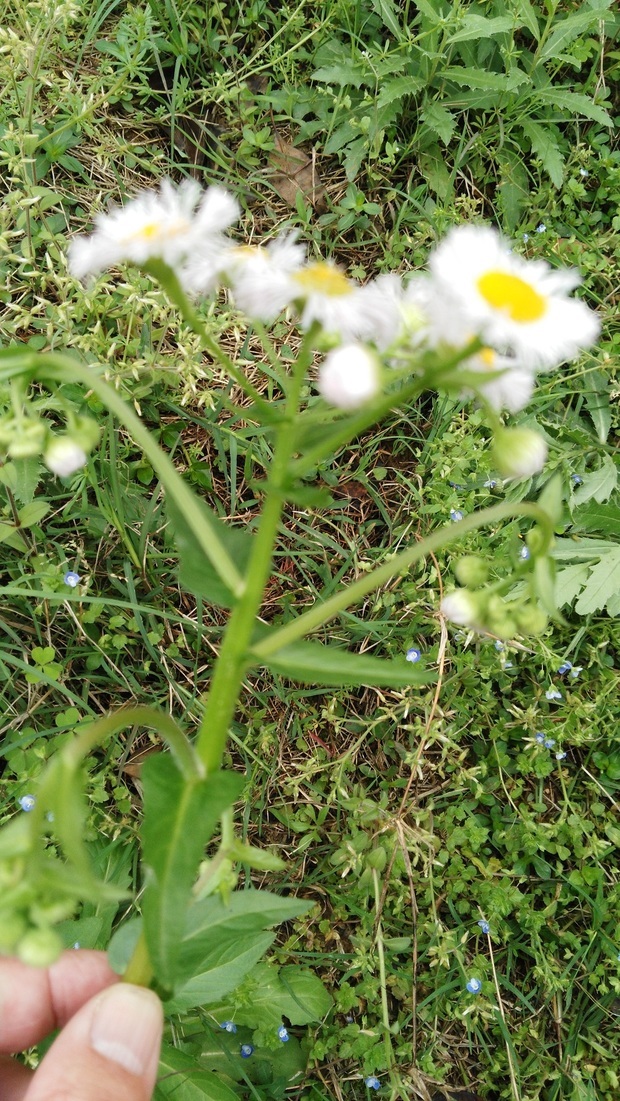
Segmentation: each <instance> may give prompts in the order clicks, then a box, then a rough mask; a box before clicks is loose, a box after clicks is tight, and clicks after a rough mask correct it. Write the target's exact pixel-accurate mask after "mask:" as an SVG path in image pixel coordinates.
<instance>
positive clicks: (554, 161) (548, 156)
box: [521, 119, 564, 187]
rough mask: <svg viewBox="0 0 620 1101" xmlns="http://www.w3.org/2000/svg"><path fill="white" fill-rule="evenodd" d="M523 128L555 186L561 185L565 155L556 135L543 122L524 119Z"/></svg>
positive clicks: (533, 150)
mask: <svg viewBox="0 0 620 1101" xmlns="http://www.w3.org/2000/svg"><path fill="white" fill-rule="evenodd" d="M521 129H522V130H523V133H524V134H525V136H526V138H527V139H528V141H529V143H530V145H531V147H532V152H533V153H535V154H536V156H537V157H538V158H539V160H540V163H541V164H542V166H543V168H544V170H545V172H546V173H547V175H548V176H549V179H550V180H551V183H552V184H553V186H554V187H561V186H562V183H563V180H564V157H563V156H562V154H561V152H560V149H559V147H558V143H557V140H556V138H555V135H554V134H553V133H552V131H551V130H550V129H549V127H548V126H545V125H544V124H543V123H541V122H536V121H535V120H534V119H523V121H522V123H521Z"/></svg>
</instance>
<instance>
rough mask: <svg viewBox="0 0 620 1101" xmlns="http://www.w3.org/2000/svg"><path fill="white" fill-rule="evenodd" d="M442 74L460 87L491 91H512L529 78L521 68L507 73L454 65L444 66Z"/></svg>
mask: <svg viewBox="0 0 620 1101" xmlns="http://www.w3.org/2000/svg"><path fill="white" fill-rule="evenodd" d="M442 75H443V76H444V77H445V79H446V80H453V81H454V83H455V84H458V85H459V86H460V87H465V88H477V89H482V90H483V91H491V92H514V91H515V90H516V89H517V88H518V87H519V86H520V85H521V84H523V83H525V82H526V81H527V80H528V79H529V77H528V75H527V73H524V72H522V70H521V69H512V70H511V71H510V72H509V73H491V72H488V71H487V70H485V69H466V68H462V67H461V66H454V65H452V66H448V67H447V68H445V69H444V70H443V74H442Z"/></svg>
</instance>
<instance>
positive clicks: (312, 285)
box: [293, 260, 351, 298]
mask: <svg viewBox="0 0 620 1101" xmlns="http://www.w3.org/2000/svg"><path fill="white" fill-rule="evenodd" d="M293 279H295V280H296V281H297V282H298V283H299V284H300V286H301V287H302V289H303V290H304V292H305V293H306V294H326V295H328V297H329V298H339V297H341V296H342V295H345V294H350V293H351V284H350V283H349V280H348V279H347V277H346V275H343V274H342V272H341V271H338V268H335V267H334V266H333V264H326V263H325V261H323V260H322V261H320V262H319V263H318V264H309V265H308V267H307V268H304V269H303V270H302V271H298V272H295V274H294V276H293Z"/></svg>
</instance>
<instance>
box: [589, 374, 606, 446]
mask: <svg viewBox="0 0 620 1101" xmlns="http://www.w3.org/2000/svg"><path fill="white" fill-rule="evenodd" d="M587 383H588V389H587V390H586V393H585V399H586V405H587V407H588V413H589V414H590V416H591V417H592V423H593V425H594V427H595V429H596V434H597V436H598V438H599V440H600V442H601V443H606V441H607V437H608V436H609V430H610V428H611V408H610V405H609V386H608V376H607V375H605V374H604V373H603V371H588V378H587Z"/></svg>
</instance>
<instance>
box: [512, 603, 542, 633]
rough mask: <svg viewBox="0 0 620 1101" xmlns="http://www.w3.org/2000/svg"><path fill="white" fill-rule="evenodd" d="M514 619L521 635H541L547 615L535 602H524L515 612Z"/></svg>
mask: <svg viewBox="0 0 620 1101" xmlns="http://www.w3.org/2000/svg"><path fill="white" fill-rule="evenodd" d="M515 615H516V620H517V624H518V627H519V631H520V632H521V634H522V635H542V633H543V631H545V630H546V627H547V624H548V622H549V617H548V615H547V614H546V612H544V611H543V610H542V608H538V607H537V606H536V605H535V604H526V605H525V606H524V607H523V608H519V609H518V610H517V611H516V612H515Z"/></svg>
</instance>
